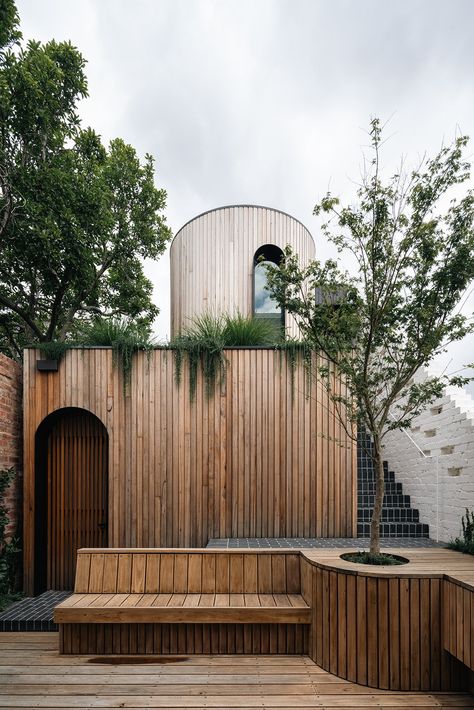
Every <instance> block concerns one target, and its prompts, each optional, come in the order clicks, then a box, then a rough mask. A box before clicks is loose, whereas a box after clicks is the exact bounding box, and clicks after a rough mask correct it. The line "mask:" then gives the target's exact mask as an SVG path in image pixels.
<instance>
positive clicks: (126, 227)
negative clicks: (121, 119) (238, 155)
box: [0, 0, 171, 356]
mask: <svg viewBox="0 0 474 710" xmlns="http://www.w3.org/2000/svg"><path fill="white" fill-rule="evenodd" d="M3 17H5V18H7V20H8V22H6V24H5V25H2V24H1V23H0V26H1V27H2V30H1V31H0V39H1V42H2V47H1V49H0V124H1V126H2V131H1V132H0V247H1V253H2V259H1V263H0V348H1V349H2V350H3V351H5V352H6V353H7V354H10V355H13V356H15V355H18V354H19V353H20V351H21V348H22V347H23V346H25V345H30V344H33V343H37V342H49V341H52V340H60V341H63V340H66V338H67V337H69V336H72V337H74V334H75V330H76V328H77V326H78V325H80V323H81V322H88V321H90V320H91V319H93V318H95V317H97V316H98V315H102V316H107V317H118V316H126V317H127V318H130V319H133V320H134V321H136V322H137V323H145V324H149V323H151V322H152V320H153V319H154V317H155V316H156V313H157V308H156V306H155V305H154V304H153V303H152V301H151V295H152V284H151V283H150V281H149V280H148V279H147V278H146V277H145V275H144V272H143V265H142V260H143V259H144V258H152V259H156V258H157V257H158V256H159V255H160V254H161V253H162V252H163V251H164V249H165V246H166V243H167V241H168V240H169V238H170V236H171V235H170V231H169V229H168V228H167V226H166V224H165V220H164V217H163V215H162V210H163V209H164V207H165V198H166V193H165V191H164V190H160V189H157V188H156V187H155V185H154V166H153V158H152V157H151V156H150V155H146V156H145V158H144V160H143V161H141V160H140V159H139V157H138V156H137V154H136V151H135V149H134V148H133V147H132V146H130V145H127V144H126V143H125V142H124V141H123V140H121V139H120V138H116V139H115V140H112V141H111V142H110V144H109V146H107V147H106V146H104V145H103V144H102V141H101V139H100V136H99V135H98V134H97V133H95V132H94V131H93V130H92V129H91V128H83V127H81V124H80V120H79V116H78V111H77V106H78V102H79V101H80V100H81V99H82V98H84V97H86V96H87V80H86V76H85V73H84V66H85V60H84V58H83V57H82V55H81V54H80V53H79V52H78V50H77V49H76V48H75V47H73V46H72V45H71V44H70V43H68V42H62V43H57V42H55V41H51V42H48V43H46V44H44V45H42V44H40V43H39V42H35V41H30V42H28V43H27V44H26V46H23V45H19V46H18V47H17V48H16V49H15V51H13V50H12V49H11V46H12V45H13V44H15V43H17V44H18V43H19V39H20V35H19V33H18V31H17V29H16V27H17V24H18V17H17V13H16V8H15V5H14V3H13V2H12V1H11V0H0V18H3Z"/></svg>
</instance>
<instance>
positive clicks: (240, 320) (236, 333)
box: [223, 312, 280, 347]
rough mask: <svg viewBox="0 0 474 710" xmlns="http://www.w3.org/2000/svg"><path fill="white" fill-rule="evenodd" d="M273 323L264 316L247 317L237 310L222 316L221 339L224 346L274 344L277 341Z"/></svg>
mask: <svg viewBox="0 0 474 710" xmlns="http://www.w3.org/2000/svg"><path fill="white" fill-rule="evenodd" d="M278 335H279V334H277V333H276V331H275V327H274V325H273V324H272V323H271V322H269V321H268V320H265V319H264V318H247V317H246V316H244V315H242V314H241V313H239V312H237V313H236V314H235V315H232V316H231V315H229V314H228V313H227V314H226V315H225V316H224V323H223V339H224V343H225V345H226V346H228V347H230V346H234V347H235V346H245V345H250V346H251V345H255V346H256V345H274V344H275V343H276V342H279V340H280V338H279V337H278Z"/></svg>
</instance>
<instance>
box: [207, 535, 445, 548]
mask: <svg viewBox="0 0 474 710" xmlns="http://www.w3.org/2000/svg"><path fill="white" fill-rule="evenodd" d="M369 542H370V540H369V538H368V537H333V538H328V537H326V538H324V537H318V538H301V537H294V538H278V539H277V538H265V537H264V538H248V537H242V538H231V539H229V538H222V539H217V538H214V539H211V540H209V542H208V544H207V547H213V548H221V549H222V548H239V547H242V548H257V549H258V548H265V547H271V548H278V547H291V548H297V549H305V548H310V547H326V548H328V547H329V548H331V547H334V548H336V547H351V548H356V549H361V548H365V547H368V546H369ZM381 545H382V547H444V543H442V542H436V541H435V540H430V539H429V538H426V537H390V538H384V539H383V540H381Z"/></svg>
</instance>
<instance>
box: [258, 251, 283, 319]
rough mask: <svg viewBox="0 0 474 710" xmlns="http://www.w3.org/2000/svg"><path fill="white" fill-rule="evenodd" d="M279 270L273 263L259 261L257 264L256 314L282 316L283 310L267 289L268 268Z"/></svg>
mask: <svg viewBox="0 0 474 710" xmlns="http://www.w3.org/2000/svg"><path fill="white" fill-rule="evenodd" d="M268 266H270V267H273V268H277V266H276V264H274V263H273V262H272V261H259V262H258V263H257V264H255V276H254V278H255V285H254V289H255V291H254V312H255V313H268V314H280V313H281V308H280V307H279V305H278V303H277V302H276V301H275V300H274V299H273V298H272V297H271V295H270V292H269V291H268V289H267V267H268Z"/></svg>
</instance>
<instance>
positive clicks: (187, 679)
mask: <svg viewBox="0 0 474 710" xmlns="http://www.w3.org/2000/svg"><path fill="white" fill-rule="evenodd" d="M57 647H58V637H57V634H55V633H48V634H47V633H35V634H27V633H4V634H0V708H33V707H34V708H43V709H48V708H90V709H93V708H102V710H107V709H108V708H119V707H120V708H162V709H166V708H179V709H180V710H182V709H183V708H214V709H215V710H220V709H222V710H223V709H224V708H247V709H248V710H253V709H254V708H266V710H272V709H276V708H278V709H279V710H285V709H288V710H289V709H290V708H303V709H304V708H343V709H344V708H345V709H349V708H370V707H378V708H405V709H407V708H438V707H441V708H442V707H449V708H473V707H474V698H473V697H472V696H469V695H466V694H462V693H424V692H421V693H405V692H403V693H394V692H390V691H382V690H374V689H369V688H366V687H363V686H360V685H355V684H354V683H351V682H349V681H343V680H341V679H339V678H337V677H336V676H334V675H331V674H330V673H328V672H326V671H323V670H322V669H321V668H319V667H318V666H317V665H315V664H314V663H313V662H312V661H311V660H310V659H309V658H308V657H306V656H240V657H235V656H193V657H192V658H188V659H186V660H184V661H182V662H180V661H179V660H178V659H174V660H173V662H171V663H169V662H167V663H164V664H160V663H156V662H150V659H146V662H144V661H145V659H138V660H140V661H141V662H139V663H136V660H137V659H134V662H133V663H128V662H127V663H121V664H117V665H115V664H111V663H107V664H104V663H91V662H90V660H89V658H88V657H85V656H59V655H58V651H57ZM108 660H110V659H108ZM125 660H126V661H129V660H130V659H125ZM153 660H155V659H153ZM168 660H169V659H168Z"/></svg>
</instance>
